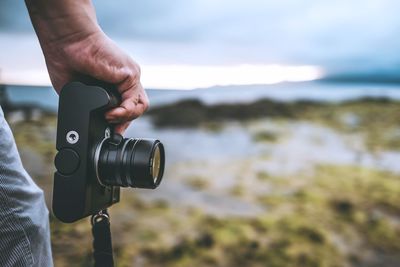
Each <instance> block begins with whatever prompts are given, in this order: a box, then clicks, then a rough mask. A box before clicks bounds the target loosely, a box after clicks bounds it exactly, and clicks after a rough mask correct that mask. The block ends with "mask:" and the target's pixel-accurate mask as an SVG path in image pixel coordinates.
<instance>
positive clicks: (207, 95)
mask: <svg viewBox="0 0 400 267" xmlns="http://www.w3.org/2000/svg"><path fill="white" fill-rule="evenodd" d="M146 91H147V94H148V96H149V99H150V105H151V107H157V106H162V105H167V104H172V103H175V102H178V101H181V100H187V99H198V100H200V101H202V102H203V103H205V104H209V105H212V104H219V103H249V102H254V101H257V100H260V99H263V98H270V99H274V100H279V101H295V100H313V101H326V102H340V101H345V100H351V99H357V98H365V97H372V98H390V99H398V100H400V84H370V83H359V84H355V83H332V82H320V81H318V82H297V83H281V84H274V85H246V86H244V85H243V86H215V87H211V88H199V89H193V90H169V89H168V90H164V89H146ZM6 95H7V97H8V99H9V101H10V102H11V103H14V104H34V105H37V106H40V107H42V108H45V109H48V110H52V111H57V107H58V95H57V93H56V92H55V91H54V89H53V88H51V87H37V86H15V85H8V86H6Z"/></svg>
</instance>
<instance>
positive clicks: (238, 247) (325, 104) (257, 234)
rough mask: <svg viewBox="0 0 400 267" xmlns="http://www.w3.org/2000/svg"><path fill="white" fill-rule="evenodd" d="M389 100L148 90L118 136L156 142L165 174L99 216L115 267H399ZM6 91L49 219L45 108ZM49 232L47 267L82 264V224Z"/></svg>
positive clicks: (263, 90)
mask: <svg viewBox="0 0 400 267" xmlns="http://www.w3.org/2000/svg"><path fill="white" fill-rule="evenodd" d="M399 88H400V87H399V86H397V85H387V84H386V85H379V84H351V83H350V84H340V83H327V82H307V83H284V84H278V85H268V86H261V85H260V86H256V85H254V86H235V87H223V88H219V87H215V88H208V89H197V90H190V91H174V90H148V91H147V92H148V94H149V98H150V100H151V102H152V105H151V109H150V110H149V111H148V112H147V114H146V115H145V116H143V117H141V118H139V119H137V120H135V121H134V122H133V123H132V125H131V126H130V127H129V128H128V130H127V131H126V134H125V135H126V136H127V137H149V138H158V139H160V140H162V142H163V143H164V144H165V147H166V151H167V165H166V172H165V176H164V180H163V183H162V184H161V185H160V187H159V188H158V189H156V190H150V191H149V190H143V189H123V190H122V191H123V194H122V198H121V202H120V203H119V204H117V205H115V206H114V207H112V208H111V209H110V211H111V217H112V229H113V238H114V248H115V254H116V262H117V266H398V265H399V264H400V257H399V252H400V247H399V245H398V244H400V242H399V241H400V240H399V232H400V210H399V209H398V203H399V201H400V192H399V190H400V165H399V164H398V162H400V117H399V116H398V114H400V102H399V101H400V90H399ZM6 92H7V94H6V95H7V99H8V102H9V104H11V106H13V110H11V111H10V112H7V110H5V113H6V115H7V118H8V120H9V123H10V125H11V127H12V128H13V132H14V134H15V138H16V141H17V144H18V147H19V150H20V154H21V157H22V160H23V162H24V165H25V167H26V169H27V171H28V172H29V173H30V174H31V175H32V176H33V178H34V179H35V181H36V182H37V183H38V184H39V185H40V186H41V187H42V188H44V190H45V193H46V197H47V201H48V205H49V206H51V190H52V179H53V177H52V175H53V172H54V167H53V158H54V154H55V152H56V151H55V144H54V142H55V134H56V128H55V126H56V110H57V95H56V94H55V93H54V92H53V89H51V88H47V87H44V88H40V87H15V86H9V87H7V88H6ZM18 106H22V107H24V108H25V109H26V106H35V107H36V108H37V109H39V110H41V109H42V110H44V111H45V112H43V113H40V114H39V115H37V116H28V117H26V116H25V117H24V116H22V115H21V114H23V112H22V111H21V110H19V109H18ZM51 223H52V243H53V254H54V259H55V262H56V266H88V265H90V264H91V240H90V238H89V237H90V224H89V222H88V220H86V219H85V220H82V221H79V222H77V223H75V224H71V225H67V224H62V223H60V222H58V221H57V220H56V219H55V218H54V217H51Z"/></svg>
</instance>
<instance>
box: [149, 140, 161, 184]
mask: <svg viewBox="0 0 400 267" xmlns="http://www.w3.org/2000/svg"><path fill="white" fill-rule="evenodd" d="M160 170H161V152H160V147H159V146H156V148H155V149H154V155H153V159H152V166H151V175H152V176H153V180H154V183H156V182H157V180H158V178H159V177H160Z"/></svg>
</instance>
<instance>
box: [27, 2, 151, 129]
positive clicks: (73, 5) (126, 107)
mask: <svg viewBox="0 0 400 267" xmlns="http://www.w3.org/2000/svg"><path fill="white" fill-rule="evenodd" d="M26 4H27V7H28V10H29V14H30V16H31V20H32V23H33V26H34V28H35V31H36V33H37V35H38V38H39V41H40V44H41V47H42V50H43V54H44V57H45V60H46V65H47V69H48V72H49V75H50V79H51V82H52V84H53V86H54V88H55V89H56V91H57V92H58V93H59V92H60V90H61V88H62V87H63V86H64V85H65V84H67V83H68V82H71V81H74V80H78V79H79V77H80V76H82V75H87V76H91V77H93V78H96V79H98V80H101V81H104V82H108V83H112V84H114V85H116V86H117V89H118V91H119V93H120V94H121V99H122V103H121V104H120V106H119V107H117V108H115V109H112V110H110V111H109V112H107V113H106V119H107V120H108V121H109V122H111V123H116V124H117V127H116V131H117V132H119V133H123V132H124V130H125V129H126V128H127V127H128V126H129V124H130V122H131V121H132V120H133V119H135V118H137V117H139V116H140V115H142V114H143V113H144V112H145V111H146V110H147V108H148V106H149V100H148V98H147V95H146V92H145V91H144V89H143V87H142V85H141V83H140V68H139V66H138V65H137V64H136V63H135V62H134V61H133V60H132V59H131V58H130V57H129V56H128V55H127V54H125V53H124V52H123V51H122V50H121V49H119V48H118V47H117V46H116V45H115V44H114V43H113V42H112V41H111V40H110V39H109V38H108V37H107V36H106V35H105V34H104V33H103V32H102V30H101V29H100V27H99V26H98V24H97V20H96V16H95V12H94V8H93V6H92V4H91V2H90V1H89V0H80V1H76V0H62V1H61V0H51V1H49V0H26Z"/></svg>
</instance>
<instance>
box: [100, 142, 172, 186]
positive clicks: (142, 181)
mask: <svg viewBox="0 0 400 267" xmlns="http://www.w3.org/2000/svg"><path fill="white" fill-rule="evenodd" d="M94 161H95V171H96V175H97V178H98V180H99V182H100V183H101V184H103V185H114V186H122V187H139V188H151V189H154V188H156V187H157V186H158V185H159V184H160V182H161V179H162V176H163V173H164V163H165V154H164V146H163V145H162V143H161V142H160V141H159V140H154V139H133V138H125V139H124V138H122V136H120V135H115V136H113V137H112V138H108V139H104V140H103V142H101V143H100V145H99V146H98V147H97V150H96V153H95V158H94Z"/></svg>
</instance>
